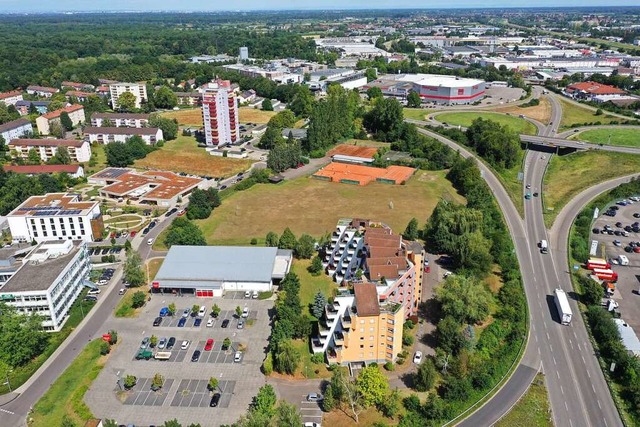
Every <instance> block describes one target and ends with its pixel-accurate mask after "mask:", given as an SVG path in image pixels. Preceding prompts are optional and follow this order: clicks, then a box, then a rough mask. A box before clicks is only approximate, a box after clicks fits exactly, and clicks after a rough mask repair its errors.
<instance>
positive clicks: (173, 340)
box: [167, 337, 176, 350]
mask: <svg viewBox="0 0 640 427" xmlns="http://www.w3.org/2000/svg"><path fill="white" fill-rule="evenodd" d="M175 344H176V337H171V338H169V341H167V350H171V349H172V348H173V346H174V345H175Z"/></svg>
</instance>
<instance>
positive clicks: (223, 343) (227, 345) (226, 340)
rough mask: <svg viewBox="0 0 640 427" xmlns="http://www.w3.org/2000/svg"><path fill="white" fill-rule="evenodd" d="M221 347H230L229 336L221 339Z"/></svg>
mask: <svg viewBox="0 0 640 427" xmlns="http://www.w3.org/2000/svg"><path fill="white" fill-rule="evenodd" d="M222 347H224V348H229V347H231V339H230V338H229V337H226V338H225V339H224V340H222Z"/></svg>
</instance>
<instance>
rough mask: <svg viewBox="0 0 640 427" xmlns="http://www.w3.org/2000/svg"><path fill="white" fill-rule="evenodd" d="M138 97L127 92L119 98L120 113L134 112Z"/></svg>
mask: <svg viewBox="0 0 640 427" xmlns="http://www.w3.org/2000/svg"><path fill="white" fill-rule="evenodd" d="M136 99H137V98H136V96H135V95H134V94H133V93H131V92H125V93H123V94H122V95H120V96H119V97H118V109H119V110H120V111H133V110H134V109H135V108H136Z"/></svg>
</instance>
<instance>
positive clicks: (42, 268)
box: [0, 240, 82, 293]
mask: <svg viewBox="0 0 640 427" xmlns="http://www.w3.org/2000/svg"><path fill="white" fill-rule="evenodd" d="M54 242H55V243H58V241H57V240H56V241H54ZM44 243H47V242H44ZM81 246H82V241H81V240H74V241H73V249H71V250H70V251H69V253H66V254H64V255H60V256H58V257H57V258H49V259H47V260H45V261H43V262H41V263H39V264H36V265H33V264H31V263H30V262H29V261H27V263H26V264H24V265H23V266H22V267H21V268H20V269H19V270H18V272H17V273H16V274H14V275H13V277H11V279H9V281H8V282H7V283H6V284H5V285H4V286H3V287H1V288H0V293H9V292H32V291H46V290H47V289H49V287H50V286H51V284H52V283H53V281H54V280H56V279H57V278H58V276H59V275H60V273H62V271H63V270H64V269H65V268H66V267H67V265H68V264H69V262H71V260H72V259H73V257H74V256H76V254H77V253H78V251H79V250H80V247H81Z"/></svg>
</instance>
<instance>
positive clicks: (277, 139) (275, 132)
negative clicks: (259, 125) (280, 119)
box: [259, 125, 284, 150]
mask: <svg viewBox="0 0 640 427" xmlns="http://www.w3.org/2000/svg"><path fill="white" fill-rule="evenodd" d="M282 142H284V138H283V137H282V128H279V127H276V126H271V125H269V126H267V130H265V132H264V133H263V134H262V137H260V144H259V145H260V148H262V149H264V150H271V149H272V148H273V147H275V146H276V145H277V144H278V143H282Z"/></svg>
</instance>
